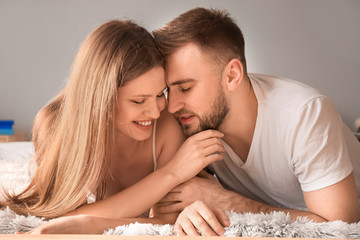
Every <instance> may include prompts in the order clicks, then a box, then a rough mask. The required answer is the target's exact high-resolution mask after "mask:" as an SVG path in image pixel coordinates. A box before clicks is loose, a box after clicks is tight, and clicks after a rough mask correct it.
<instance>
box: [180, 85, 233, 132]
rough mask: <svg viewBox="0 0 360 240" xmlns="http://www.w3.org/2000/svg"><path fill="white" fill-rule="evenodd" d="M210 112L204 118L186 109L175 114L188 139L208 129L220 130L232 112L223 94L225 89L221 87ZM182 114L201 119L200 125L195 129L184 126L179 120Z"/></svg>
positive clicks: (188, 125) (187, 125)
mask: <svg viewBox="0 0 360 240" xmlns="http://www.w3.org/2000/svg"><path fill="white" fill-rule="evenodd" d="M210 109H211V110H210V111H209V112H207V113H205V114H204V116H202V117H200V116H199V115H198V114H196V113H194V112H192V111H188V110H186V109H181V110H179V111H178V112H176V113H175V117H176V119H177V121H178V122H179V123H180V125H181V127H182V130H183V133H184V135H185V136H186V137H190V136H192V135H194V134H196V133H198V132H201V131H204V130H208V129H218V128H219V127H220V125H221V124H222V123H223V121H224V119H225V117H226V116H227V114H228V113H229V111H230V104H229V103H228V101H227V99H226V98H225V95H224V94H223V89H222V87H221V85H220V87H219V88H218V91H217V95H216V97H215V100H214V102H213V104H212V105H211V107H210ZM182 114H187V115H194V116H195V117H196V118H197V119H199V124H198V125H197V126H195V127H193V126H192V125H190V124H183V123H182V122H181V121H180V120H179V116H180V115H182Z"/></svg>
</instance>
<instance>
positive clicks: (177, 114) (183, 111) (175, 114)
mask: <svg viewBox="0 0 360 240" xmlns="http://www.w3.org/2000/svg"><path fill="white" fill-rule="evenodd" d="M181 115H194V116H197V114H196V113H194V112H192V111H188V110H186V109H181V110H179V111H177V112H175V113H174V116H175V117H176V118H180V116H181Z"/></svg>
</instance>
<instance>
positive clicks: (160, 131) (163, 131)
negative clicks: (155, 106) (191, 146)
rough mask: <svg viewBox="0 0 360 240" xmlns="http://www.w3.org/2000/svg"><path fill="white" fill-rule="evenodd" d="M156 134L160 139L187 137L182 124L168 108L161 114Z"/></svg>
mask: <svg viewBox="0 0 360 240" xmlns="http://www.w3.org/2000/svg"><path fill="white" fill-rule="evenodd" d="M156 134H157V136H158V137H157V138H158V139H162V138H164V139H167V138H172V137H180V138H185V137H184V134H183V132H182V130H181V126H180V124H179V123H178V122H177V120H176V119H175V117H174V116H173V115H172V114H171V113H169V112H168V111H167V109H165V110H164V111H162V112H161V115H160V117H159V119H158V120H157V129H156Z"/></svg>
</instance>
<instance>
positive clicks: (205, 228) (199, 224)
mask: <svg viewBox="0 0 360 240" xmlns="http://www.w3.org/2000/svg"><path fill="white" fill-rule="evenodd" d="M200 214H204V213H203V212H200V213H196V214H194V215H193V216H192V217H191V218H190V220H191V222H192V224H193V225H194V226H195V228H196V229H198V231H199V232H200V233H201V235H203V236H217V235H218V234H216V233H215V232H214V231H213V230H212V228H211V227H210V226H209V225H210V224H209V223H208V222H206V221H207V220H209V219H208V218H205V219H204V217H203V216H201V215H200ZM205 215H206V213H205Z"/></svg>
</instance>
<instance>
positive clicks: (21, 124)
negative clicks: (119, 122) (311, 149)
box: [0, 0, 360, 134]
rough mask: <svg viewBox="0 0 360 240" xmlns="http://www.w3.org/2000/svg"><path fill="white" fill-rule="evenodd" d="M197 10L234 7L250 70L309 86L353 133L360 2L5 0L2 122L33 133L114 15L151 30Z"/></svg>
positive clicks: (358, 89) (358, 111) (358, 106)
mask: <svg viewBox="0 0 360 240" xmlns="http://www.w3.org/2000/svg"><path fill="white" fill-rule="evenodd" d="M194 7H213V8H219V9H227V10H228V11H229V13H230V14H231V16H232V17H233V18H234V19H235V20H236V22H237V23H238V25H239V26H240V28H241V29H242V31H243V33H244V37H245V42H246V56H247V62H248V64H247V65H248V71H249V72H255V73H263V74H270V75H276V76H283V77H288V78H292V79H295V80H298V81H301V82H304V83H307V84H309V85H311V86H313V87H315V88H317V89H319V90H320V91H322V92H323V93H325V94H326V95H328V96H329V97H330V98H331V99H332V100H333V101H334V103H335V106H336V108H337V110H338V111H339V113H340V115H341V116H342V118H343V119H344V121H345V123H346V124H347V125H348V126H349V127H350V129H351V130H354V121H355V119H356V118H357V117H358V116H360V1H359V0H271V1H269V0H232V1H231V0H221V1H220V0H218V1H215V0H214V1H210V0H208V1H205V0H203V1H200V0H197V1H195V0H182V1H168V0H151V1H148V0H61V1H56V0H0V119H13V120H14V121H15V124H14V126H13V128H14V131H15V132H26V133H29V134H30V133H31V127H32V124H33V120H34V117H35V115H36V113H37V112H38V111H39V110H40V108H41V107H42V106H44V105H45V104H46V103H47V102H48V101H49V100H50V99H52V98H53V97H54V96H55V95H56V94H57V93H58V92H59V91H60V89H61V88H63V87H64V85H65V83H66V81H67V79H68V75H69V72H70V68H71V64H72V61H73V58H74V56H75V54H76V52H77V50H78V49H79V46H80V44H81V43H82V41H83V40H84V39H85V37H86V36H87V35H88V33H90V32H91V31H92V30H93V29H94V28H96V27H97V26H99V25H100V24H102V23H104V22H105V21H107V20H110V19H114V18H116V19H131V20H133V21H135V22H136V23H138V24H140V25H142V26H144V27H145V28H147V29H148V30H149V31H151V30H154V29H157V28H159V27H161V26H162V25H163V24H165V23H167V22H169V21H170V20H172V19H173V18H175V17H177V16H178V15H179V14H181V13H183V12H185V11H187V10H189V9H192V8H194Z"/></svg>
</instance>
